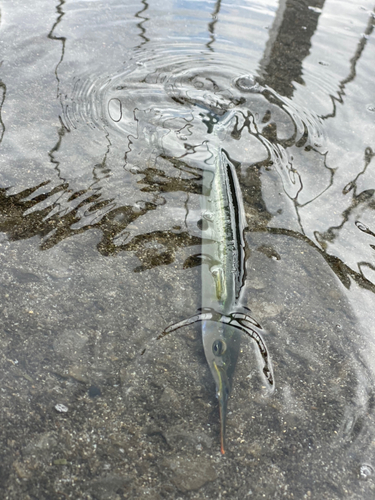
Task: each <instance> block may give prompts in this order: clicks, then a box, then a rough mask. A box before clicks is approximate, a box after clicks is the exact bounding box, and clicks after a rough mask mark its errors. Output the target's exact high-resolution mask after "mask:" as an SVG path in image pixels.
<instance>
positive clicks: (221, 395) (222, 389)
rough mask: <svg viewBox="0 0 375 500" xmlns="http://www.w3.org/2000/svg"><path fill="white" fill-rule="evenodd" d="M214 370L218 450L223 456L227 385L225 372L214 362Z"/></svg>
mask: <svg viewBox="0 0 375 500" xmlns="http://www.w3.org/2000/svg"><path fill="white" fill-rule="evenodd" d="M214 366H215V370H216V372H217V375H218V379H219V385H218V387H217V398H218V400H219V414H220V450H221V453H222V454H223V455H224V454H225V428H226V423H227V407H228V396H229V389H230V387H229V383H228V377H227V375H226V373H225V370H224V369H223V368H222V367H219V366H217V364H216V363H215V362H214Z"/></svg>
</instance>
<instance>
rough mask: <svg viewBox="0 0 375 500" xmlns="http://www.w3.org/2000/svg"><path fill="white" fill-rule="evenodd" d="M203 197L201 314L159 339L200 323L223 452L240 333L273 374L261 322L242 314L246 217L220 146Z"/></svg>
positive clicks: (266, 372) (207, 171)
mask: <svg viewBox="0 0 375 500" xmlns="http://www.w3.org/2000/svg"><path fill="white" fill-rule="evenodd" d="M202 199H203V201H202V215H203V216H202V228H203V243H202V248H203V249H204V251H203V253H202V308H201V309H200V312H199V314H197V315H195V316H193V317H191V318H188V319H185V320H183V321H181V322H179V323H177V324H174V325H171V326H170V327H168V328H167V329H166V330H165V331H164V332H163V333H162V334H160V335H159V336H158V337H157V338H158V339H159V338H162V337H164V336H165V335H167V334H169V333H171V332H173V331H175V330H177V329H178V328H181V327H183V326H187V325H189V324H192V323H195V322H197V321H201V322H202V340H203V347H204V352H205V356H206V360H207V363H208V365H209V367H210V370H211V373H212V376H213V378H214V380H215V384H216V395H217V398H218V401H219V412H220V448H221V453H222V454H224V453H225V429H226V415H227V406H228V398H229V394H230V391H231V387H232V380H233V374H234V370H235V366H236V363H237V358H238V353H239V348H240V338H241V332H243V333H246V334H247V335H248V336H249V337H251V338H252V339H253V340H255V342H256V344H257V346H258V348H259V351H260V353H261V356H262V358H263V361H264V367H263V373H264V376H265V378H266V380H267V381H268V383H269V384H270V385H271V386H273V375H272V369H271V364H270V360H269V356H268V351H267V348H266V346H265V344H264V342H263V339H262V337H261V335H260V333H259V330H261V326H260V325H259V324H258V323H257V322H256V321H255V320H253V319H252V318H251V317H250V316H249V315H248V314H244V313H243V312H242V310H243V308H242V306H241V301H240V298H241V292H242V289H243V284H244V281H245V241H244V230H245V227H246V219H245V213H244V208H243V201H242V195H241V190H240V186H239V183H238V179H237V175H236V171H235V168H234V166H233V164H232V163H231V161H230V160H229V158H228V156H227V155H226V153H225V152H224V151H223V150H222V149H221V148H219V151H218V154H217V156H216V159H215V165H214V169H213V170H210V169H205V170H204V171H203V196H202Z"/></svg>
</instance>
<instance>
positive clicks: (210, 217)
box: [202, 212, 214, 222]
mask: <svg viewBox="0 0 375 500" xmlns="http://www.w3.org/2000/svg"><path fill="white" fill-rule="evenodd" d="M202 217H203V219H206V220H208V221H209V222H212V221H213V220H214V214H213V213H212V212H205V213H204V214H203V216H202Z"/></svg>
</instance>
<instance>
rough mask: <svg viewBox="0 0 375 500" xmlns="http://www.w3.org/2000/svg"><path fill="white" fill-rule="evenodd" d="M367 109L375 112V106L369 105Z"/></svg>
mask: <svg viewBox="0 0 375 500" xmlns="http://www.w3.org/2000/svg"><path fill="white" fill-rule="evenodd" d="M367 109H368V110H369V111H372V112H373V113H374V112H375V106H367Z"/></svg>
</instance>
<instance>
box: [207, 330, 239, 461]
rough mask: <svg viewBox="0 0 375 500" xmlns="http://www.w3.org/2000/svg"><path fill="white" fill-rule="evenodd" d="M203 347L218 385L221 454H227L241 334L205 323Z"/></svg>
mask: <svg viewBox="0 0 375 500" xmlns="http://www.w3.org/2000/svg"><path fill="white" fill-rule="evenodd" d="M202 330H203V347H204V353H205V356H206V360H207V363H208V365H209V367H210V370H211V373H212V376H213V378H214V380H215V384H216V396H217V398H218V401H219V412H220V443H221V453H222V454H224V453H225V428H226V416H227V407H228V398H229V395H230V391H231V388H232V380H233V374H234V370H235V367H236V363H237V357H238V352H239V347H240V334H239V332H238V331H237V330H236V329H235V328H233V327H231V326H230V325H226V324H222V323H216V322H213V321H205V322H203V326H202Z"/></svg>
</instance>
